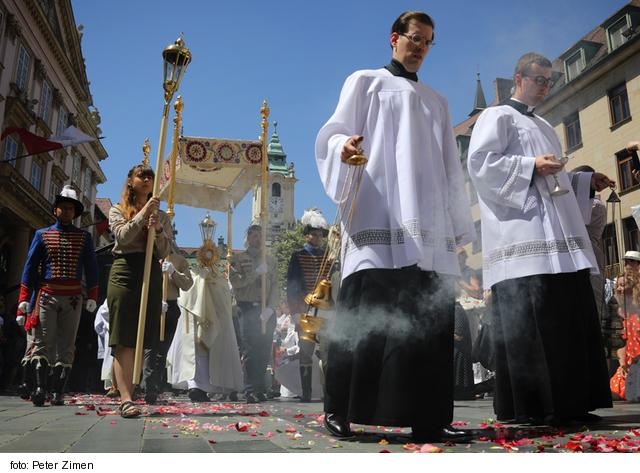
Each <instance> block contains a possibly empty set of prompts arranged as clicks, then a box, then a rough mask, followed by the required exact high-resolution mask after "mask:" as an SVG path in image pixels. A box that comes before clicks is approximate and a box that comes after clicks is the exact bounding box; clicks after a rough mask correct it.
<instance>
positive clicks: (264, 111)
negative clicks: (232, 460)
mask: <svg viewBox="0 0 640 473" xmlns="http://www.w3.org/2000/svg"><path fill="white" fill-rule="evenodd" d="M260 114H261V115H262V134H261V136H260V139H261V140H262V186H261V191H260V226H261V227H262V242H261V247H262V254H261V260H262V261H261V263H262V264H263V265H264V266H266V264H267V244H266V239H267V238H266V237H267V194H268V192H269V191H268V189H267V186H268V180H267V173H268V172H269V157H268V156H267V129H268V128H269V121H268V118H269V107H268V106H267V101H266V100H265V101H264V102H262V108H260ZM260 302H261V307H262V310H263V311H264V309H265V307H266V305H267V273H263V274H262V275H261V298H260ZM260 321H261V324H262V334H263V335H264V334H265V333H266V332H267V322H266V320H264V319H262V317H261V318H260Z"/></svg>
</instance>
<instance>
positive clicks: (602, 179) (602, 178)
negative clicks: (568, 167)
mask: <svg viewBox="0 0 640 473" xmlns="http://www.w3.org/2000/svg"><path fill="white" fill-rule="evenodd" d="M636 172H637V171H636ZM634 176H635V174H634ZM636 179H637V178H636ZM615 186H616V182H615V181H612V180H611V179H609V178H608V177H607V176H606V175H604V174H602V173H601V172H594V173H593V174H592V175H591V189H593V190H594V191H596V192H600V191H601V190H604V189H606V188H607V187H611V188H614V187H615Z"/></svg>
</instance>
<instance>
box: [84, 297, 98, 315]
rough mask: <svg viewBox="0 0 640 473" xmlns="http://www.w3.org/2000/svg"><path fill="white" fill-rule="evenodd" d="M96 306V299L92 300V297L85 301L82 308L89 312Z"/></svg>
mask: <svg viewBox="0 0 640 473" xmlns="http://www.w3.org/2000/svg"><path fill="white" fill-rule="evenodd" d="M96 306H97V304H96V301H94V300H93V299H87V303H86V304H85V306H84V308H85V309H87V310H88V311H89V312H93V311H94V310H96Z"/></svg>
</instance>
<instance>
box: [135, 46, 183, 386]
mask: <svg viewBox="0 0 640 473" xmlns="http://www.w3.org/2000/svg"><path fill="white" fill-rule="evenodd" d="M162 59H163V61H164V69H163V82H162V85H163V89H164V107H163V111H162V120H161V122H160V142H159V144H158V154H157V156H156V178H155V179H154V180H153V195H154V196H157V195H158V192H159V191H160V176H161V173H162V160H163V156H164V142H165V140H166V135H167V121H168V120H169V104H170V102H171V99H172V98H173V94H174V93H175V92H176V91H177V90H178V87H179V86H180V81H181V80H182V77H183V76H184V73H185V72H186V70H187V66H188V65H189V63H190V62H191V52H190V51H189V50H188V49H187V48H186V46H185V45H184V39H183V38H182V35H180V37H179V38H178V39H177V40H176V41H175V42H174V43H173V44H170V45H169V46H167V47H166V48H164V50H163V51H162ZM171 179H172V180H173V179H174V176H171ZM155 237H156V231H155V228H154V227H150V228H149V231H148V233H147V247H146V252H145V260H144V273H143V276H142V294H141V296H140V316H139V318H138V335H137V338H136V349H135V358H134V360H133V384H138V383H139V382H140V371H141V365H142V346H143V343H144V327H145V324H146V314H147V302H148V298H149V279H150V276H151V259H152V258H153V242H154V240H155Z"/></svg>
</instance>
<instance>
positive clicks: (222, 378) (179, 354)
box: [167, 269, 243, 392]
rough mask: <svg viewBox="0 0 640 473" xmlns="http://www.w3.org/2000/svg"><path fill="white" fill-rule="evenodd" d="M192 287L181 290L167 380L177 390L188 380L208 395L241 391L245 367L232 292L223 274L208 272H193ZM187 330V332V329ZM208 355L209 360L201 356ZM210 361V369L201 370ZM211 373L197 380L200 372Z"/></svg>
mask: <svg viewBox="0 0 640 473" xmlns="http://www.w3.org/2000/svg"><path fill="white" fill-rule="evenodd" d="M192 276H193V286H192V287H191V289H189V290H188V291H180V292H181V294H180V297H179V298H178V305H179V306H180V319H179V320H178V327H177V329H176V334H175V336H174V337H173V342H172V343H171V347H170V348H169V352H168V354H167V380H168V381H169V383H171V384H172V385H173V387H175V388H178V389H186V388H187V387H188V384H189V381H193V380H195V381H196V385H197V386H198V387H200V388H201V389H203V390H205V391H208V392H229V391H241V390H242V387H243V377H242V365H241V364H240V353H239V350H238V342H237V340H236V334H235V331H234V328H233V320H232V315H231V291H230V290H229V284H228V282H227V280H226V279H225V278H224V276H223V275H221V274H218V275H216V276H215V277H212V276H211V273H210V272H209V270H208V269H197V270H195V271H193V273H192ZM187 327H188V329H187ZM200 353H207V354H208V357H205V358H204V359H203V357H198V358H197V355H198V354H200ZM196 358H197V359H198V362H200V361H201V360H203V361H204V362H205V363H206V362H207V361H208V370H202V369H198V367H197V366H196ZM203 372H204V373H205V374H208V376H206V377H205V379H196V378H197V377H198V374H199V373H203Z"/></svg>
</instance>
